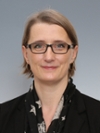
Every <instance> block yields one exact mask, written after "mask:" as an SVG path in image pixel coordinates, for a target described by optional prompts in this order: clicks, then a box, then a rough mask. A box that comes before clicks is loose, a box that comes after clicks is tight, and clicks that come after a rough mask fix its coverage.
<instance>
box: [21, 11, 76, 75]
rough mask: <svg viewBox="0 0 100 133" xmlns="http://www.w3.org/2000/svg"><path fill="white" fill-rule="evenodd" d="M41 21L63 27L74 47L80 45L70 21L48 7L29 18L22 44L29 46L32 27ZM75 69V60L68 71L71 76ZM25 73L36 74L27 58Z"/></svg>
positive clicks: (24, 67) (24, 63)
mask: <svg viewBox="0 0 100 133" xmlns="http://www.w3.org/2000/svg"><path fill="white" fill-rule="evenodd" d="M40 22H42V23H48V24H56V25H59V26H61V27H63V28H64V30H65V31H66V33H67V34H68V36H69V38H70V40H71V41H72V44H73V45H74V47H75V46H76V45H78V39H77V35H76V32H75V30H74V28H73V26H72V24H71V23H70V21H69V20H68V19H67V18H66V17H65V16H63V15H62V14H60V13H59V12H57V11H55V10H52V9H47V10H43V11H40V12H38V13H36V14H33V15H32V16H31V17H30V18H29V19H28V21H27V23H26V26H25V30H24V34H23V39H22V46H25V47H26V46H27V43H28V40H29V37H30V29H31V27H32V26H33V25H34V24H36V23H40ZM75 69H76V68H75V61H74V62H73V63H72V64H70V67H69V73H68V76H69V77H72V76H73V75H74V73H75ZM23 74H27V75H28V77H33V76H34V75H33V73H32V71H31V69H30V66H29V64H27V62H26V60H25V59H24V62H23Z"/></svg>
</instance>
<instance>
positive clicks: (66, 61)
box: [58, 55, 70, 66]
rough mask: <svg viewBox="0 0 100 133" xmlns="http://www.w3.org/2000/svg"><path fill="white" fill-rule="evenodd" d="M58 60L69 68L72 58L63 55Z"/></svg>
mask: <svg viewBox="0 0 100 133" xmlns="http://www.w3.org/2000/svg"><path fill="white" fill-rule="evenodd" d="M58 60H59V61H60V64H61V65H64V66H69V65H70V56H68V55H62V56H60V57H58Z"/></svg>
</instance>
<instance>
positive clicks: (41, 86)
mask: <svg viewBox="0 0 100 133" xmlns="http://www.w3.org/2000/svg"><path fill="white" fill-rule="evenodd" d="M34 83H35V88H36V91H37V94H38V96H39V99H40V100H41V103H42V107H48V109H50V108H53V107H57V105H58V103H59V101H60V99H61V97H62V95H63V93H64V91H65V89H66V86H67V84H68V78H66V79H64V80H61V81H58V82H56V83H53V82H48V83H47V82H46V83H44V82H43V81H39V80H36V79H34Z"/></svg>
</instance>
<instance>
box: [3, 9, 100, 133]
mask: <svg viewBox="0 0 100 133" xmlns="http://www.w3.org/2000/svg"><path fill="white" fill-rule="evenodd" d="M22 52H23V56H24V63H23V69H24V71H23V73H24V74H27V75H28V76H29V77H34V80H33V84H32V85H31V87H30V90H29V92H28V93H26V94H24V95H22V96H20V97H18V98H15V99H13V100H11V101H9V102H6V103H4V104H2V105H1V106H0V133H100V102H99V101H96V100H94V99H92V98H90V97H88V96H85V95H83V94H81V93H80V92H79V91H78V90H77V89H76V87H75V85H74V84H73V80H72V76H73V75H74V72H75V59H76V56H77V52H78V40H77V35H76V32H75V30H74V28H73V26H72V25H71V23H70V22H69V20H68V19H67V18H66V17H64V16H63V15H61V14H60V13H58V12H56V11H54V10H51V9H49V10H44V11H41V12H39V13H37V14H35V15H33V16H31V17H30V19H29V20H28V22H27V24H26V27H25V31H24V35H23V40H22Z"/></svg>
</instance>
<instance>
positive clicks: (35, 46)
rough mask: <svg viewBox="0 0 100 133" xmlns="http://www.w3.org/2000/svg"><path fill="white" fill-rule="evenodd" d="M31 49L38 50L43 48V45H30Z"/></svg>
mask: <svg viewBox="0 0 100 133" xmlns="http://www.w3.org/2000/svg"><path fill="white" fill-rule="evenodd" d="M32 48H33V49H40V48H43V44H42V43H35V44H33V45H32Z"/></svg>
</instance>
